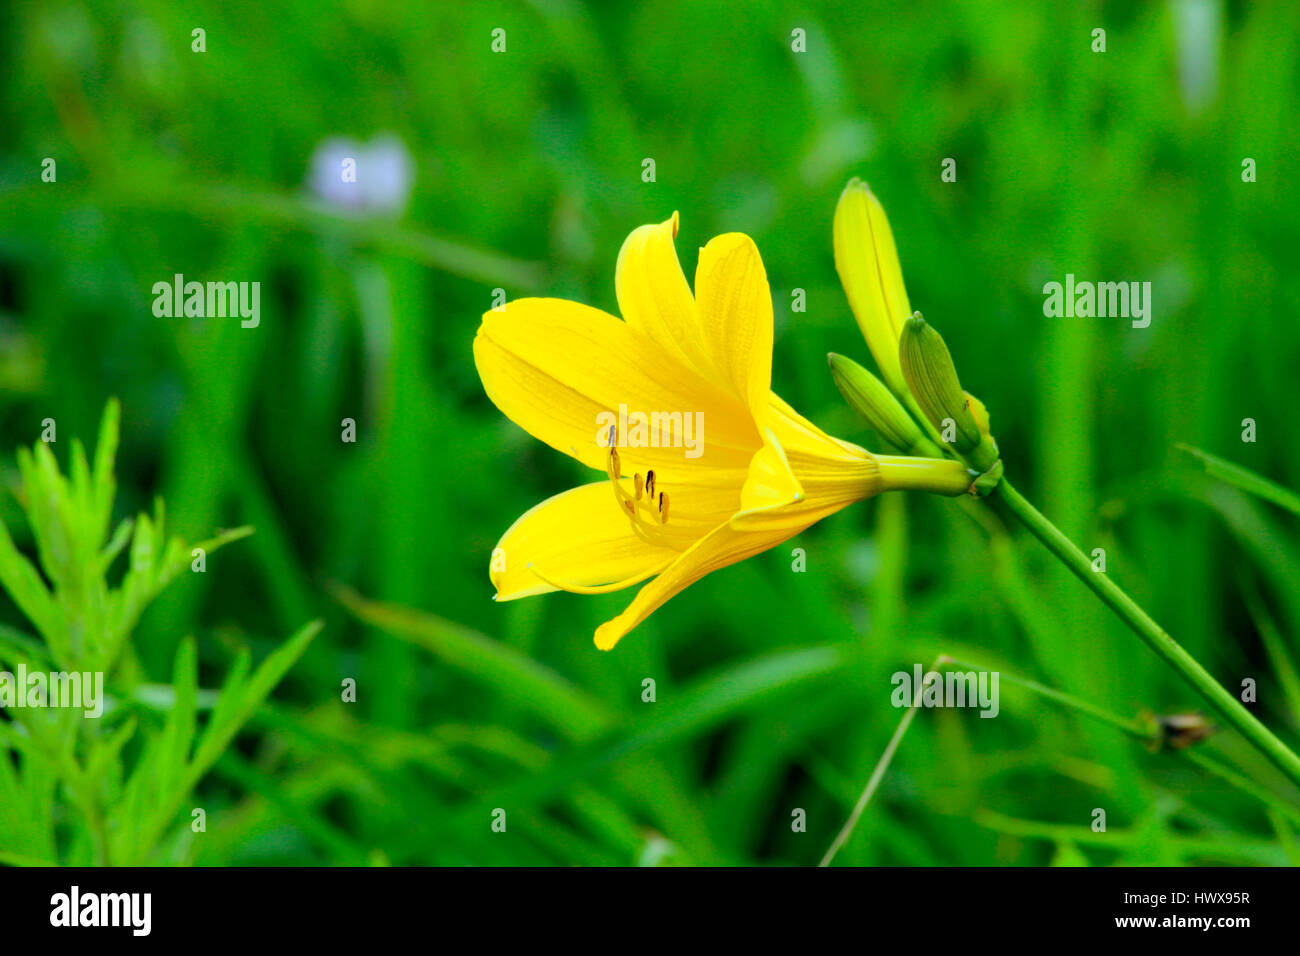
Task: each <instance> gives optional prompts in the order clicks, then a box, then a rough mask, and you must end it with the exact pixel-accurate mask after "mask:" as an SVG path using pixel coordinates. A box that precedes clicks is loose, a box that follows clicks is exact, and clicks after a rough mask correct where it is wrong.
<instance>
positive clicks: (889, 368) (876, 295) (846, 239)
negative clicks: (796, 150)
mask: <svg viewBox="0 0 1300 956" xmlns="http://www.w3.org/2000/svg"><path fill="white" fill-rule="evenodd" d="M833 236H834V244H835V269H836V271H837V272H839V274H840V282H841V283H842V284H843V285H844V293H845V295H846V296H848V300H849V306H850V308H852V310H853V315H854V318H856V319H857V320H858V326H859V328H861V329H862V335H863V337H864V338H865V339H866V340H867V345H868V347H870V349H871V354H872V355H874V356H875V357H876V364H877V365H879V366H880V375H881V378H883V379H884V380H885V384H886V385H888V386H889V388H890V390H891V391H893V392H894V393H895V394H896V395H903V394H905V393H906V390H907V386H906V383H905V382H904V380H903V373H902V369H901V367H900V366H899V362H898V338H899V335H900V334H901V333H902V330H903V322H904V320H905V319H907V317H908V316H910V315H911V314H912V308H911V306H910V305H909V304H908V301H907V289H906V288H904V286H903V270H902V267H901V266H900V265H899V264H898V250H897V248H896V247H895V246H894V234H893V232H892V231H891V230H890V228H889V220H888V219H887V218H886V217H885V210H884V207H883V206H881V205H880V200H878V199H877V198H876V196H875V193H873V192H872V191H871V189H870V187H868V186H867V184H866V183H864V182H862V181H860V180H858V179H852V180H850V181H849V184H848V186H847V187H845V189H844V192H843V194H842V195H841V196H840V201H839V205H838V206H836V208H835V223H834V227H833Z"/></svg>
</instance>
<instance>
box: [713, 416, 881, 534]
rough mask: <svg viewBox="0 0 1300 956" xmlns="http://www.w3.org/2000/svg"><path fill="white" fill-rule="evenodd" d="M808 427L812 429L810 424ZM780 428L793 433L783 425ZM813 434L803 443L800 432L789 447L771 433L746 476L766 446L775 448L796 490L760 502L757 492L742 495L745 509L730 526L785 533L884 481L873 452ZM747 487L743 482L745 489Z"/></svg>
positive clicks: (857, 498) (878, 488)
mask: <svg viewBox="0 0 1300 956" xmlns="http://www.w3.org/2000/svg"><path fill="white" fill-rule="evenodd" d="M808 427H809V428H811V429H816V426H815V425H812V424H811V423H808ZM782 431H783V432H785V433H786V434H787V435H788V436H793V433H791V432H789V431H788V430H787V429H782ZM818 434H820V436H821V440H820V441H818V442H817V443H813V442H810V441H806V440H805V439H806V436H805V435H803V434H800V435H799V436H798V438H799V440H798V441H796V442H795V443H793V444H791V445H790V446H789V447H786V446H785V445H784V443H783V442H781V441H780V439H778V438H776V436H775V435H773V436H772V440H771V441H770V443H769V445H768V446H766V447H765V449H764V451H763V452H759V453H758V454H757V455H755V456H754V459H755V464H754V465H752V466H751V471H750V475H751V479H752V478H753V477H754V475H755V469H756V468H757V467H758V461H759V459H760V457H761V456H763V455H764V454H765V452H767V451H768V449H781V462H782V464H783V465H784V467H785V468H787V469H789V473H790V479H789V481H790V482H792V483H793V485H794V487H795V488H797V489H798V493H797V494H789V492H788V491H787V492H786V493H785V495H784V497H785V500H781V498H782V497H783V496H782V495H781V494H772V495H771V496H769V498H768V499H767V500H766V501H764V500H762V498H761V497H760V496H758V495H754V494H751V495H749V496H747V497H746V498H745V499H744V504H745V505H746V507H743V508H742V510H741V511H739V512H737V513H736V514H735V515H733V516H732V518H731V520H730V524H731V527H732V528H734V529H736V530H738V531H755V532H759V531H761V532H765V533H768V534H778V533H783V534H784V536H785V537H789V536H790V535H793V534H797V533H798V532H799V531H802V530H803V529H804V528H806V527H808V526H809V525H811V524H814V523H815V522H818V521H821V520H822V519H823V518H826V517H829V516H830V515H832V514H834V513H835V512H837V511H839V510H840V509H841V508H844V507H846V506H847V505H850V504H853V503H854V502H855V501H861V500H862V499H864V498H869V497H871V496H872V495H874V494H877V493H879V492H880V491H881V490H883V488H884V482H883V481H882V478H881V473H880V467H879V465H878V464H877V460H876V457H875V456H873V455H872V454H871V453H870V452H868V451H866V450H864V449H862V448H858V447H857V446H856V445H850V444H848V443H847V442H840V441H839V440H837V439H833V438H831V437H830V436H829V435H826V434H824V433H821V432H818ZM773 484H775V482H773ZM750 490H751V489H750V488H749V485H748V484H746V491H750Z"/></svg>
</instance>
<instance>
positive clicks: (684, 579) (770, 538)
mask: <svg viewBox="0 0 1300 956" xmlns="http://www.w3.org/2000/svg"><path fill="white" fill-rule="evenodd" d="M799 530H802V529H796V530H794V531H791V532H790V533H789V534H785V533H782V534H777V535H773V534H753V533H747V532H742V531H735V530H733V529H732V528H731V527H730V526H728V525H725V524H724V525H721V526H719V527H718V528H716V529H714V530H713V531H712V532H710V533H709V534H708V535H706V536H705V537H704V538H702V539H701V540H700V541H698V542H697V543H696V544H695V545H694V546H693V547H692V548H691V549H690V550H689V551H687V552H686V553H685V554H683V555H681V556H680V557H679V558H677V560H675V561H674V562H673V563H672V564H670V565H668V567H667V568H665V569H664V570H663V571H662V572H661V573H660V574H659V576H658V577H657V578H655V579H654V580H653V581H651V582H649V583H648V584H646V585H645V586H644V587H642V588H641V590H640V591H639V592H638V593H637V596H636V598H635V599H633V601H632V603H631V604H629V605H628V607H627V609H626V610H625V611H624V612H623V613H622V614H620V615H618V617H616V618H614V619H612V620H610V621H606V622H605V623H604V624H602V625H601V626H600V627H598V628H596V646H597V647H598V648H600V649H601V650H602V651H607V650H609V649H610V648H612V647H613V646H614V645H615V644H617V643H618V642H619V640H620V639H621V638H622V637H623V635H625V634H626V633H627V632H628V631H630V630H632V628H634V627H636V626H637V625H638V624H640V623H641V622H642V621H644V620H645V619H646V618H647V617H649V616H650V614H651V613H652V612H654V611H655V610H656V609H657V608H659V607H662V606H663V605H664V603H665V602H667V601H668V599H669V598H671V597H673V596H674V595H675V594H678V593H680V592H681V591H682V590H684V589H685V588H687V587H689V586H690V585H691V584H694V583H695V582H696V581H698V580H699V579H700V578H702V577H704V576H705V575H706V574H709V573H710V572H712V571H716V570H718V569H719V568H725V567H726V566H727V565H729V564H735V563H736V562H737V561H743V560H745V559H746V558H749V557H753V556H754V555H756V554H758V553H759V552H761V551H766V550H767V549H768V548H772V547H775V546H776V545H778V544H780V543H781V542H782V541H784V540H786V539H787V538H789V537H792V536H793V535H795V534H797V533H798V532H799Z"/></svg>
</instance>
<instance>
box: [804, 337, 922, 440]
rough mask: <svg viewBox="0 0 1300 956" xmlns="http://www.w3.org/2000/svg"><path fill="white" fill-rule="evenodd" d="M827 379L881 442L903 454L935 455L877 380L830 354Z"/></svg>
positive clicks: (853, 363) (842, 358)
mask: <svg viewBox="0 0 1300 956" xmlns="http://www.w3.org/2000/svg"><path fill="white" fill-rule="evenodd" d="M826 358H827V360H828V361H829V363H830V367H831V378H833V379H834V380H835V387H836V388H838V389H839V390H840V394H841V395H843V396H844V400H845V401H846V402H848V403H849V405H850V406H852V408H853V409H854V410H855V411H857V412H858V414H859V415H861V416H862V417H863V418H865V419H866V420H867V424H869V425H870V426H871V427H872V428H874V429H875V430H876V432H877V434H879V435H880V438H881V440H883V441H884V442H885V443H886V444H888V445H889V446H890V447H891V448H893V449H894V450H896V451H900V452H903V453H904V454H920V453H925V454H928V455H938V454H939V451H938V449H937V448H935V447H934V445H933V443H932V442H931V441H930V440H929V439H928V438H926V437H925V435H924V433H923V432H922V431H921V426H920V425H918V424H917V423H916V422H915V421H914V420H913V419H912V416H911V415H909V414H908V413H907V410H906V409H904V408H903V406H902V405H900V404H899V402H898V399H896V398H895V397H894V393H893V392H891V391H890V390H889V387H888V386H886V385H885V383H884V382H882V381H881V380H880V379H878V378H876V376H874V375H872V374H871V373H870V372H868V371H867V370H866V369H865V368H863V367H862V366H861V365H859V364H858V363H857V362H855V361H853V360H852V359H847V358H845V357H844V356H843V355H836V354H835V353H834V352H832V353H830V355H828V356H827V357H826Z"/></svg>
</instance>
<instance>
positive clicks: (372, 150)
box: [308, 134, 415, 214]
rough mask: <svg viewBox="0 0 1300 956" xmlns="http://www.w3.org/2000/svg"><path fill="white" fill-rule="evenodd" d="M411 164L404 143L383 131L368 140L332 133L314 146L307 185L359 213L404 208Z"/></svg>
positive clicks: (412, 169)
mask: <svg viewBox="0 0 1300 956" xmlns="http://www.w3.org/2000/svg"><path fill="white" fill-rule="evenodd" d="M414 180H415V167H414V164H413V163H412V161H411V154H410V153H409V152H408V151H407V149H406V144H405V143H403V142H402V141H401V140H400V139H399V138H398V137H396V136H394V135H391V134H386V135H383V136H377V137H376V138H375V139H374V140H372V141H371V142H369V143H359V142H357V141H356V140H352V139H347V138H344V137H333V138H330V139H327V140H325V142H323V143H321V144H320V145H319V146H317V147H316V152H315V153H314V154H313V156H312V160H311V175H310V179H309V182H308V185H309V186H310V188H311V191H312V192H313V193H315V194H316V195H317V196H319V197H320V198H321V199H323V200H325V202H327V203H329V204H330V205H332V206H336V207H338V208H340V209H344V210H348V211H351V212H361V213H397V214H400V213H401V212H402V211H403V210H405V209H406V203H407V200H408V199H410V196H411V186H412V184H413V183H414Z"/></svg>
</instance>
